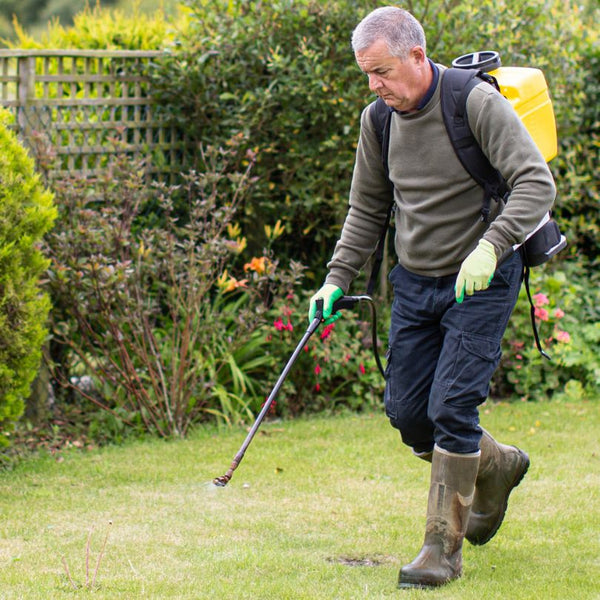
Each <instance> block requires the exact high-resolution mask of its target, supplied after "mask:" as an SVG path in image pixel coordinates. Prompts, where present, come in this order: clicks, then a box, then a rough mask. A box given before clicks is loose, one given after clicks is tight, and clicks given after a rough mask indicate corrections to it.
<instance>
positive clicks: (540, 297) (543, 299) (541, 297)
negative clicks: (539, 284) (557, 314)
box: [533, 294, 550, 306]
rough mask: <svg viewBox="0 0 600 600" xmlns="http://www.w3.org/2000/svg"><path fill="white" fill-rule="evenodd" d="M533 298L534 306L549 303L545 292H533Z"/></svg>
mask: <svg viewBox="0 0 600 600" xmlns="http://www.w3.org/2000/svg"><path fill="white" fill-rule="evenodd" d="M533 300H534V301H535V305H536V306H544V305H545V304H550V300H548V296H546V294H534V295H533Z"/></svg>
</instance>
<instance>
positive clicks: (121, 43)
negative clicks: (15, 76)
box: [7, 4, 185, 50]
mask: <svg viewBox="0 0 600 600" xmlns="http://www.w3.org/2000/svg"><path fill="white" fill-rule="evenodd" d="M184 24H185V21H184V20H183V18H182V16H175V17H173V18H170V19H165V16H164V14H163V12H162V11H160V10H156V11H155V12H153V13H147V12H144V11H142V10H141V8H140V6H139V5H134V6H133V8H132V10H131V11H129V12H127V13H126V12H124V11H123V10H119V9H107V8H102V7H101V5H100V4H95V5H93V6H91V7H90V5H86V7H85V8H84V10H82V11H81V12H78V13H77V14H75V15H74V17H73V24H72V25H64V24H61V23H60V22H59V21H58V20H57V19H54V20H50V21H49V22H48V28H47V30H46V31H45V32H44V33H41V34H40V33H36V34H31V33H29V31H28V30H26V29H24V28H23V27H22V26H21V25H20V24H19V23H18V22H15V23H14V39H11V40H8V41H7V44H8V46H9V47H11V48H21V49H46V48H52V49H54V48H62V49H82V50H162V49H164V48H166V47H168V46H169V45H171V44H172V43H173V39H174V36H175V34H176V30H177V28H178V27H180V26H183V25H184Z"/></svg>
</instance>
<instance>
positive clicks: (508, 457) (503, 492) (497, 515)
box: [465, 429, 529, 546]
mask: <svg viewBox="0 0 600 600" xmlns="http://www.w3.org/2000/svg"><path fill="white" fill-rule="evenodd" d="M479 447H480V448H481V460H480V461H479V472H478V473H477V481H476V483H475V498H474V499H473V506H472V507H471V516H470V518H469V526H468V528H467V533H466V536H465V537H466V538H467V540H469V542H471V544H475V545H476V546H482V545H483V544H486V543H487V542H489V541H490V540H491V539H492V537H494V535H495V533H496V532H497V531H498V529H499V528H500V525H502V521H503V519H504V515H505V513H506V507H507V505H508V497H509V495H510V493H511V491H512V490H513V489H514V488H515V487H517V486H518V485H519V483H521V480H522V479H523V477H524V475H525V473H527V469H528V468H529V457H528V456H527V454H526V453H525V452H523V450H519V448H516V447H515V446H505V445H504V444H500V443H498V442H497V441H496V440H495V439H494V438H493V437H492V436H491V435H490V434H489V433H488V432H487V431H485V429H484V430H483V435H482V436H481V443H480V444H479Z"/></svg>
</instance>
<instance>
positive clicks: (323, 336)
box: [321, 323, 335, 340]
mask: <svg viewBox="0 0 600 600" xmlns="http://www.w3.org/2000/svg"><path fill="white" fill-rule="evenodd" d="M334 329H335V323H330V324H329V325H326V326H325V327H324V328H323V331H322V332H321V339H322V340H326V339H327V338H328V337H329V336H330V335H331V332H332V331H333V330H334Z"/></svg>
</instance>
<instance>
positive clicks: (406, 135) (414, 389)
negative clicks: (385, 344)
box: [309, 7, 555, 587]
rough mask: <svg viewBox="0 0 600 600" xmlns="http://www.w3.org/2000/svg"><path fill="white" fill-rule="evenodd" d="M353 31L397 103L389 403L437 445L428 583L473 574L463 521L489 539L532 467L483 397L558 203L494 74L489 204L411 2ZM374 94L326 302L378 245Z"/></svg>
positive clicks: (477, 117) (488, 127)
mask: <svg viewBox="0 0 600 600" xmlns="http://www.w3.org/2000/svg"><path fill="white" fill-rule="evenodd" d="M352 47H353V50H354V54H355V57H356V61H357V63H358V66H359V67H360V69H361V70H362V71H363V72H364V73H365V75H366V76H367V77H368V81H369V87H370V89H371V91H373V92H375V94H377V95H378V96H380V97H381V98H383V99H384V100H385V103H386V104H387V105H388V106H389V107H391V108H393V110H394V112H393V115H392V121H391V130H390V131H391V135H390V147H389V158H388V166H389V179H390V180H391V181H392V183H393V184H394V187H393V201H394V203H395V208H396V211H395V231H396V237H395V248H396V253H397V255H398V264H397V265H396V266H395V267H394V269H393V270H392V271H391V273H390V275H389V278H390V280H391V282H392V284H393V287H394V301H393V306H392V314H391V324H390V332H389V353H388V365H387V369H386V389H385V407H386V414H387V415H388V417H389V419H390V422H391V424H392V426H393V427H395V428H397V429H398V430H399V431H400V434H401V437H402V441H403V442H404V443H405V444H407V445H408V446H410V447H411V448H412V450H413V452H414V454H415V455H416V456H418V457H419V458H422V459H424V460H427V461H431V463H432V465H431V487H430V492H429V500H428V508H427V521H426V531H425V541H424V544H423V548H422V550H421V552H420V553H419V554H418V556H417V557H416V558H415V560H413V562H411V563H410V564H408V565H406V566H404V567H403V568H402V569H401V571H400V576H399V586H400V587H430V586H437V585H441V584H444V583H446V582H448V581H451V580H453V579H455V578H457V577H459V576H460V575H461V572H462V543H463V539H464V537H466V538H467V540H469V541H470V542H471V543H473V544H485V543H486V542H487V541H489V539H490V538H491V537H492V536H493V535H494V534H495V533H496V531H497V530H498V528H499V527H500V524H501V522H502V520H503V517H504V513H505V510H506V506H507V502H508V496H509V494H510V492H511V490H512V489H513V488H514V487H515V486H516V485H518V483H519V482H520V481H521V479H522V477H523V476H524V475H525V472H526V471H527V469H528V467H529V458H528V456H527V454H526V453H525V452H523V451H522V450H519V449H518V448H515V447H512V446H505V445H503V444H499V443H498V442H496V441H495V440H494V439H493V438H492V436H491V435H489V434H488V433H487V432H485V431H483V430H482V429H481V428H480V426H479V415H478V406H479V405H480V404H481V403H482V402H483V401H484V400H485V399H486V397H487V394H488V392H489V382H490V379H491V377H492V374H493V373H494V370H495V369H496V367H497V365H498V361H499V359H500V354H501V351H500V343H501V339H502V336H503V334H504V330H505V328H506V325H507V322H508V319H509V317H510V314H511V312H512V310H513V308H514V305H515V303H516V300H517V296H518V293H519V288H520V285H521V277H522V271H523V265H522V261H521V257H520V255H519V253H512V255H510V257H509V258H508V259H507V260H504V261H503V262H502V263H501V264H498V259H499V257H501V256H502V255H503V254H504V253H505V251H507V249H509V248H510V247H511V246H513V245H514V244H517V243H520V242H522V241H523V240H524V239H525V236H526V235H527V234H528V233H529V232H531V231H532V230H533V229H534V228H535V226H536V225H537V224H538V223H539V222H540V220H541V219H542V217H543V216H544V215H545V214H546V213H547V212H548V210H549V209H550V207H551V205H552V203H553V201H554V197H555V186H554V182H553V180H552V176H551V174H550V171H549V169H548V167H547V165H546V163H545V161H544V159H543V157H542V155H541V154H540V152H539V150H538V149H537V147H536V145H535V143H534V141H533V140H532V139H531V137H530V136H529V134H528V133H527V131H526V129H525V128H524V126H523V124H522V123H521V121H520V119H519V117H518V116H517V115H516V113H515V112H514V110H513V109H512V107H511V106H510V104H509V103H508V101H507V100H505V99H504V98H503V97H502V96H501V95H500V94H498V93H497V92H496V90H494V89H493V88H492V86H490V85H489V84H487V83H484V82H482V83H481V84H479V85H478V86H476V87H475V88H474V89H473V91H472V92H471V93H470V94H469V97H468V100H467V115H468V120H469V124H470V127H471V130H472V131H473V134H474V136H475V138H476V140H477V142H478V143H479V145H480V146H481V148H482V150H483V151H484V153H485V154H486V156H487V157H488V159H489V160H490V162H491V163H492V164H493V165H494V166H495V167H496V168H497V169H499V170H500V172H501V173H502V174H503V176H504V177H505V178H506V180H507V181H508V183H509V185H510V187H511V189H512V192H511V195H510V198H509V200H508V202H507V204H506V205H503V204H502V203H493V205H492V212H491V218H490V222H489V223H484V222H482V220H481V215H480V209H481V203H482V197H483V192H482V188H481V187H480V186H479V185H478V184H477V183H476V182H475V181H474V180H473V179H472V178H471V177H470V176H469V174H468V173H467V172H466V171H465V169H464V168H463V167H462V166H461V164H460V162H459V160H458V158H457V157H456V155H455V153H454V150H453V148H452V146H451V142H450V140H449V138H448V135H447V133H446V129H445V126H444V122H443V118H442V111H441V106H440V81H441V79H442V78H443V77H444V71H445V67H443V66H441V65H436V64H434V63H433V62H432V61H430V60H429V59H428V58H427V55H426V46H425V35H424V32H423V28H422V27H421V25H420V23H419V22H418V21H417V20H416V19H415V18H414V17H413V16H412V15H411V14H410V13H408V12H406V11H404V10H402V9H399V8H395V7H384V8H379V9H377V10H375V11H373V12H372V13H371V14H369V15H368V16H367V17H366V18H365V19H364V20H363V21H362V22H361V23H360V24H359V25H358V27H357V28H356V30H355V31H354V32H353V36H352ZM380 152H381V151H380V144H379V142H378V140H377V137H376V133H375V131H374V128H373V125H372V123H371V119H370V115H369V112H368V108H367V109H366V110H365V111H364V112H363V114H362V118H361V131H360V139H359V144H358V148H357V152H356V163H355V167H354V175H353V178H352V187H351V191H350V201H349V211H348V214H347V216H346V220H345V222H344V226H343V229H342V233H341V236H340V239H339V240H338V242H337V244H336V247H335V251H334V254H333V257H332V259H331V261H330V262H329V263H328V275H327V277H326V280H325V284H324V285H323V287H322V288H321V289H320V290H319V291H318V292H317V293H316V294H315V295H314V296H313V298H312V299H311V303H310V310H309V317H310V318H311V319H312V317H313V316H314V314H315V310H316V300H317V299H318V298H321V299H323V303H324V308H323V318H324V319H325V320H326V321H327V322H331V320H334V319H335V318H337V317H338V316H339V315H338V314H336V315H332V314H331V312H332V305H333V303H334V301H335V300H337V299H338V298H339V297H341V296H342V295H343V294H344V293H345V292H347V291H348V288H349V287H350V284H351V282H352V280H353V278H354V277H355V276H356V275H357V274H358V273H359V271H360V269H361V268H362V267H363V266H364V264H365V262H366V261H367V259H368V258H369V257H370V255H371V254H372V253H373V250H374V248H375V246H376V243H377V240H378V238H379V236H380V233H381V230H382V227H383V225H384V222H385V218H386V214H387V210H388V206H389V204H390V200H391V196H390V195H391V194H392V192H391V191H390V187H389V180H388V178H387V175H386V173H385V170H384V168H383V165H382V161H381V154H380Z"/></svg>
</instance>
